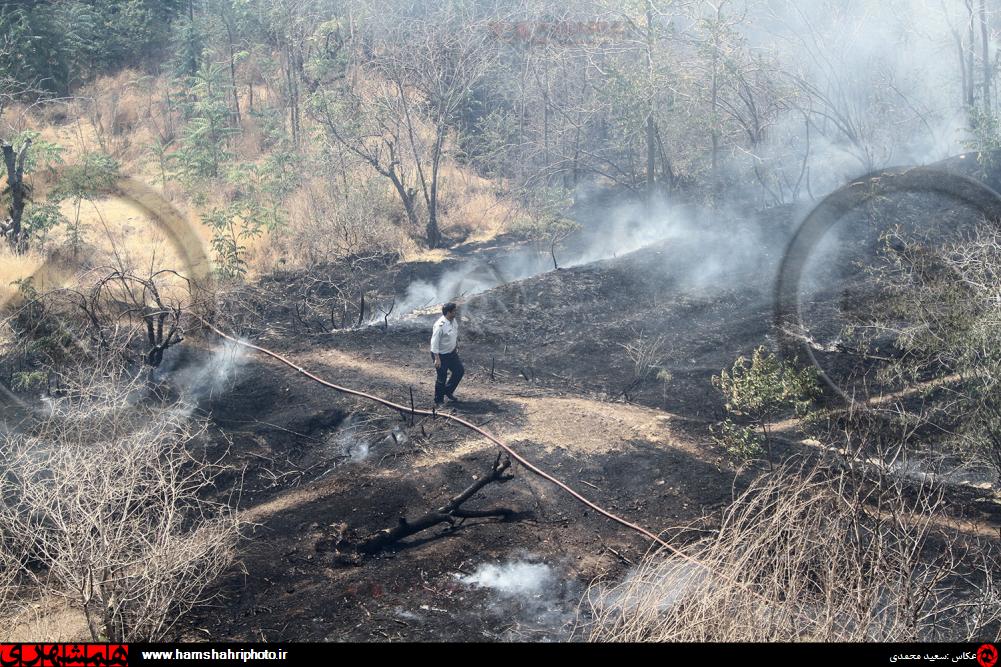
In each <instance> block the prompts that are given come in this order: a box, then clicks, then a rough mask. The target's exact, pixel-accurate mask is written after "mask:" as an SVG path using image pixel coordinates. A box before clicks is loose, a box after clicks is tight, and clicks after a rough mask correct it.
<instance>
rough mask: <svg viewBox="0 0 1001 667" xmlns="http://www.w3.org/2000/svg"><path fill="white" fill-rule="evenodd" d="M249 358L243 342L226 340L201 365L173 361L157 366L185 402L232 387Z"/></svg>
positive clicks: (158, 373)
mask: <svg viewBox="0 0 1001 667" xmlns="http://www.w3.org/2000/svg"><path fill="white" fill-rule="evenodd" d="M247 359H248V355H247V353H246V350H245V348H244V347H243V346H242V345H238V344H236V343H232V342H230V341H228V340H227V341H223V342H222V343H220V344H218V345H216V346H215V347H214V348H212V350H211V352H210V353H209V356H208V358H207V359H205V360H204V362H203V363H202V364H197V363H186V364H185V363H178V362H174V364H171V365H164V366H161V367H160V368H159V369H157V376H158V377H160V378H165V379H167V380H168V381H169V382H170V383H171V384H172V385H173V386H174V387H175V388H176V389H177V391H178V392H179V393H180V394H181V397H182V399H184V400H185V401H186V402H188V403H191V404H196V403H198V402H199V401H202V400H206V399H212V398H214V397H215V396H217V395H219V394H221V393H225V392H226V391H228V390H229V389H231V388H232V387H233V385H234V383H235V382H236V380H237V378H238V377H239V375H240V371H241V370H242V368H243V367H244V365H245V364H246V363H247Z"/></svg>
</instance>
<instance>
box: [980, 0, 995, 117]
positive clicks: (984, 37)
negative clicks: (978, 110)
mask: <svg viewBox="0 0 1001 667" xmlns="http://www.w3.org/2000/svg"><path fill="white" fill-rule="evenodd" d="M986 1H987V0H980V42H981V44H980V48H981V54H982V56H981V57H982V58H983V61H984V62H983V69H984V114H985V115H988V116H989V115H990V113H991V75H992V74H993V72H992V71H991V70H992V69H993V67H992V66H991V58H990V39H989V35H988V30H987V7H986Z"/></svg>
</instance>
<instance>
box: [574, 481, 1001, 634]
mask: <svg viewBox="0 0 1001 667" xmlns="http://www.w3.org/2000/svg"><path fill="white" fill-rule="evenodd" d="M829 473H830V471H813V472H809V473H805V474H803V473H801V472H800V471H796V470H789V469H786V470H782V471H779V472H778V473H776V474H770V475H766V476H763V477H761V478H759V479H758V480H757V481H756V482H755V483H753V484H752V485H751V487H750V488H749V489H748V490H747V491H746V492H745V493H743V494H742V495H741V496H740V497H738V498H737V499H736V501H735V502H734V504H733V505H732V506H731V507H729V508H728V509H727V510H726V512H725V513H724V515H723V518H722V524H721V526H720V529H719V531H718V532H717V533H716V534H715V535H713V536H711V537H707V538H703V539H701V540H699V541H698V542H696V543H695V544H694V545H693V546H691V547H689V548H688V550H687V553H688V554H689V555H691V556H693V557H694V558H695V559H696V561H697V562H691V561H688V560H685V559H681V558H679V557H677V556H675V555H673V554H670V553H667V552H657V553H653V554H651V555H650V556H648V557H647V558H645V559H644V561H643V562H642V563H641V565H640V566H639V567H638V568H637V569H636V570H635V571H634V572H632V573H631V574H630V576H629V577H628V578H627V579H626V580H625V581H624V582H623V583H621V584H618V585H615V586H610V587H605V586H601V585H594V586H592V587H591V589H590V590H589V591H588V594H587V596H586V598H585V603H584V605H583V612H582V615H581V626H580V629H581V630H582V631H583V632H585V633H586V634H587V636H588V638H589V639H591V640H593V641H700V642H703V641H917V640H922V641H930V640H935V641H972V640H973V639H975V638H978V637H980V638H982V637H983V633H984V632H985V630H987V629H990V628H991V627H996V623H997V621H998V618H999V616H1001V596H999V593H998V590H997V589H996V588H995V587H994V581H993V576H994V574H995V573H996V572H997V571H998V562H997V556H996V553H995V549H994V547H993V546H992V545H991V544H990V543H988V542H979V541H977V540H974V539H972V538H969V537H967V536H963V535H961V534H960V533H958V532H944V531H942V530H941V529H940V528H941V526H942V523H941V522H938V521H936V520H935V519H936V518H937V517H938V516H939V515H940V510H941V505H940V499H939V498H937V497H936V495H935V494H934V493H929V492H928V489H922V490H918V491H917V492H916V496H915V495H912V494H911V492H910V491H908V490H905V487H904V486H903V485H902V484H900V483H898V482H893V481H891V480H887V479H884V480H883V481H882V483H883V486H882V487H878V486H869V485H868V484H866V485H865V486H864V488H863V487H860V486H857V485H856V483H855V482H857V480H855V482H850V481H849V480H848V479H847V478H846V477H845V476H843V475H835V476H834V477H833V478H831V477H830V476H829ZM911 491H913V490H911Z"/></svg>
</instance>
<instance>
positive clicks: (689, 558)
mask: <svg viewBox="0 0 1001 667" xmlns="http://www.w3.org/2000/svg"><path fill="white" fill-rule="evenodd" d="M195 317H198V316H197V315H196V316H195ZM198 319H199V320H201V322H202V324H204V325H205V326H206V327H208V328H209V329H210V330H212V331H213V332H215V333H216V334H217V335H219V336H221V337H222V338H224V339H226V340H228V341H230V342H232V343H235V344H237V345H240V346H242V347H246V348H249V349H251V350H256V351H257V352H260V353H262V354H265V355H267V356H269V357H271V358H272V359H276V360H278V361H280V362H281V363H283V364H285V365H286V366H288V367H289V368H292V369H293V370H295V371H297V372H299V373H301V374H303V375H305V376H306V377H308V378H309V379H310V380H313V381H314V382H318V383H319V384H322V385H323V386H324V387H329V388H330V389H333V390H335V391H339V392H341V393H343V394H349V395H351V396H357V397H359V398H364V399H366V400H369V401H374V402H376V403H379V404H380V405H384V406H386V407H387V408H392V409H393V410H396V411H397V412H400V413H404V414H413V415H423V416H427V417H438V418H441V419H447V420H449V421H453V422H455V423H456V424H460V425H462V426H464V427H466V428H468V429H470V430H472V431H474V432H476V433H479V434H480V435H482V436H483V437H484V438H486V439H487V440H489V441H490V442H492V443H494V444H495V445H497V446H498V447H500V448H501V449H503V450H504V451H505V452H507V453H508V455H509V456H510V457H511V458H513V459H514V460H516V461H517V462H518V463H520V464H521V465H523V466H524V467H525V468H527V469H528V470H529V471H531V472H533V473H535V474H536V475H538V476H539V477H542V478H543V479H545V480H547V481H549V482H551V483H553V484H555V485H556V486H558V487H560V488H561V489H563V490H564V491H566V492H567V493H569V494H570V495H571V496H573V497H574V498H576V499H577V500H578V501H580V502H581V503H583V504H584V505H586V506H587V507H590V508H591V509H593V510H594V511H595V512H597V513H599V514H601V515H602V516H604V517H607V518H609V519H611V520H612V521H615V522H616V523H619V524H621V525H623V526H625V527H626V528H629V529H631V530H634V531H636V532H637V533H639V534H640V535H643V536H644V537H646V538H649V539H650V540H652V541H653V542H655V543H656V544H657V545H659V546H660V547H662V548H664V549H665V550H667V551H669V552H670V553H672V554H674V555H675V556H677V557H678V558H681V559H682V560H685V561H687V562H689V563H692V564H693V565H697V566H698V567H700V568H703V569H705V570H708V571H712V572H714V574H716V575H717V576H719V577H720V578H721V579H723V580H724V581H727V582H729V583H731V584H733V585H734V586H737V587H738V588H740V589H741V590H743V591H746V592H747V593H749V594H750V595H752V596H753V597H755V598H757V599H759V600H761V601H762V602H764V603H765V604H770V602H769V601H768V600H765V598H763V597H762V596H761V595H760V594H758V593H757V592H755V591H754V590H752V589H751V588H750V587H749V586H748V585H747V584H746V583H744V582H740V581H737V580H735V579H733V578H732V577H729V576H727V575H725V574H723V573H720V572H716V571H714V570H713V568H711V567H710V566H708V565H707V564H706V563H703V562H702V561H700V560H699V559H698V558H694V557H692V556H689V555H688V554H686V553H685V552H683V551H681V550H680V549H678V548H676V547H673V546H671V545H670V544H668V543H667V542H665V541H664V540H663V539H661V538H660V537H658V536H657V535H654V534H653V533H651V532H650V531H649V530H647V529H646V528H643V527H642V526H638V525H636V524H634V523H631V522H629V521H627V520H625V519H623V518H622V517H620V516H617V515H615V514H613V513H611V512H609V511H608V510H606V509H603V508H601V507H599V506H598V505H595V504H594V503H593V502H591V501H590V500H588V499H587V498H585V497H584V496H582V495H581V494H579V493H578V492H576V491H574V490H573V489H572V488H570V487H569V486H567V485H566V484H565V483H563V482H561V481H560V480H558V479H556V478H555V477H553V476H552V475H550V474H549V473H547V472H545V471H544V470H541V469H539V468H538V467H536V466H535V465H533V464H532V463H531V462H529V461H528V460H526V459H525V458H524V457H523V456H521V455H520V454H519V453H518V452H516V451H515V450H513V449H512V448H511V447H510V446H508V445H506V444H504V443H503V442H501V441H500V440H499V439H497V437H495V436H493V435H491V434H490V433H489V432H487V431H485V430H484V429H482V428H480V427H479V426H477V425H475V424H473V423H472V422H469V421H466V420H465V419H463V418H461V417H456V416H455V415H449V414H443V413H439V412H436V411H433V410H418V409H416V408H412V407H407V406H406V405H401V404H399V403H393V402H392V401H388V400H386V399H384V398H380V397H378V396H374V395H372V394H368V393H365V392H363V391H358V390H357V389H349V388H347V387H342V386H340V385H336V384H334V383H332V382H328V381H326V380H324V379H323V378H321V377H319V376H317V375H314V374H313V373H310V372H309V371H307V370H306V369H305V368H302V367H301V366H298V365H297V364H295V363H293V362H292V361H290V360H288V359H286V358H285V357H283V356H282V355H280V354H278V353H277V352H272V351H271V350H269V349H267V348H263V347H259V346H257V345H254V344H253V343H248V342H247V341H245V340H239V339H237V338H234V337H233V336H230V335H228V334H226V333H224V332H223V331H220V330H219V329H218V328H216V327H215V326H213V325H211V324H209V323H208V322H206V321H205V320H203V319H202V318H200V317H198ZM807 620H808V619H807Z"/></svg>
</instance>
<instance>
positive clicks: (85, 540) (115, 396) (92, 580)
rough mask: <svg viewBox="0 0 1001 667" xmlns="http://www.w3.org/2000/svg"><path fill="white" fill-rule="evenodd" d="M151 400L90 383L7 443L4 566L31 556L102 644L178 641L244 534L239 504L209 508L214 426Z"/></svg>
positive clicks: (127, 387)
mask: <svg viewBox="0 0 1001 667" xmlns="http://www.w3.org/2000/svg"><path fill="white" fill-rule="evenodd" d="M142 395H143V392H142V385H141V383H139V382H133V383H121V382H119V383H108V382H103V383H102V382H99V381H98V382H95V381H90V380H89V381H87V382H86V383H83V384H80V385H77V386H75V387H70V388H68V389H67V391H66V395H65V396H64V397H62V398H59V399H55V400H51V401H50V402H49V405H48V414H47V415H46V416H44V417H43V418H41V419H37V420H35V421H34V423H32V424H30V425H28V426H27V428H25V430H23V431H21V432H12V433H7V434H5V435H3V436H2V460H0V466H2V477H0V484H2V487H0V488H2V494H0V498H2V502H0V526H4V527H6V529H7V530H8V531H9V535H10V536H11V539H9V540H6V541H5V542H3V543H2V544H0V547H2V548H3V554H4V557H6V558H8V559H10V558H11V557H12V554H13V555H14V556H15V557H16V554H17V553H19V550H20V551H22V552H23V553H27V554H30V556H31V559H32V560H33V562H34V563H35V567H34V570H36V571H39V570H40V571H41V572H42V574H40V575H38V580H37V581H38V584H39V586H40V587H41V589H43V590H47V591H50V592H51V593H53V594H56V595H59V596H62V597H65V598H66V599H68V600H69V601H70V602H71V603H72V604H73V605H74V607H75V608H76V609H77V610H78V611H79V612H81V613H82V614H83V615H84V616H85V618H86V621H87V626H88V628H89V631H90V634H91V638H92V639H93V640H94V641H101V640H110V641H136V640H157V639H161V638H163V637H164V636H166V635H167V633H168V632H169V631H170V629H171V627H172V626H173V625H174V623H175V622H176V621H177V619H178V618H179V617H180V616H181V615H183V614H184V613H185V612H186V611H187V610H188V609H190V608H191V607H192V606H193V605H195V604H196V603H198V602H200V601H202V600H203V599H204V594H205V591H206V588H207V587H208V586H209V584H211V583H212V582H213V581H214V580H215V579H216V577H217V576H219V575H220V574H221V573H222V572H223V571H224V570H225V569H226V568H227V567H228V566H229V565H230V564H231V563H232V560H233V557H234V547H235V544H236V540H237V537H238V525H237V522H236V519H235V516H234V514H233V513H232V511H231V510H230V508H229V507H228V506H227V504H225V503H223V502H216V501H213V500H209V499H208V494H207V491H208V489H209V488H210V487H211V485H212V483H213V478H214V477H215V476H216V474H217V473H218V472H219V471H220V467H219V466H217V465H214V464H212V463H211V462H209V461H206V460H204V459H202V458H199V457H197V456H195V455H194V454H193V453H192V450H193V449H194V446H193V445H194V444H195V443H196V442H197V440H198V439H199V438H200V437H201V435H202V433H203V430H204V424H201V423H199V422H196V421H193V420H191V419H190V418H189V417H188V416H186V413H185V411H184V410H183V409H182V407H183V406H172V407H163V406H162V405H161V404H160V403H159V402H156V401H151V402H147V400H145V399H143V398H142ZM20 572H22V573H23V572H25V570H24V569H23V568H21V569H20Z"/></svg>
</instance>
